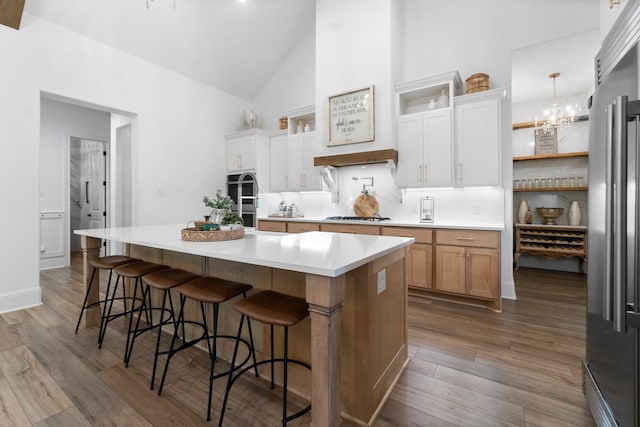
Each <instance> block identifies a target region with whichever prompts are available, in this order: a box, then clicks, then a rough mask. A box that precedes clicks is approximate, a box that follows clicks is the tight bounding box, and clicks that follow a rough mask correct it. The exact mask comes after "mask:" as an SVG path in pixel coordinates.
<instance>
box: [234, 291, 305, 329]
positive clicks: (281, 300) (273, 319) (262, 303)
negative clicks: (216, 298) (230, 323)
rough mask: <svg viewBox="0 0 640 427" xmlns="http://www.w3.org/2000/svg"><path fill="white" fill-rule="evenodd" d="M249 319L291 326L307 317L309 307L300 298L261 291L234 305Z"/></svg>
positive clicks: (268, 323)
mask: <svg viewBox="0 0 640 427" xmlns="http://www.w3.org/2000/svg"><path fill="white" fill-rule="evenodd" d="M234 307H235V309H236V310H238V311H239V312H240V313H241V314H244V315H245V316H247V317H248V318H250V319H255V320H257V321H258V322H262V323H265V324H267V325H277V326H293V325H295V324H296V323H298V322H300V321H301V320H302V319H304V318H305V317H307V316H308V315H309V305H308V304H307V302H306V301H305V300H304V299H302V298H297V297H294V296H291V295H285V294H282V293H279V292H274V291H262V292H258V293H257V294H254V295H251V296H249V297H247V298H245V299H243V300H240V301H238V302H236V303H235V304H234Z"/></svg>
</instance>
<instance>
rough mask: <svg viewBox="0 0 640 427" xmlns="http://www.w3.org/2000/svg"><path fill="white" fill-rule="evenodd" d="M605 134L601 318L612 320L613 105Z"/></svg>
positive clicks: (607, 110)
mask: <svg viewBox="0 0 640 427" xmlns="http://www.w3.org/2000/svg"><path fill="white" fill-rule="evenodd" d="M605 113H606V121H607V122H606V134H605V138H606V139H605V156H606V161H605V165H606V170H605V184H606V185H605V228H604V230H605V239H604V240H605V256H604V261H605V269H604V271H605V273H604V282H603V283H604V289H603V298H602V304H603V307H602V318H603V319H604V320H607V321H609V322H610V321H612V320H613V305H612V293H613V234H614V233H613V104H610V105H608V106H607V108H606V109H605Z"/></svg>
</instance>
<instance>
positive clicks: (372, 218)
mask: <svg viewBox="0 0 640 427" xmlns="http://www.w3.org/2000/svg"><path fill="white" fill-rule="evenodd" d="M390 219H391V218H388V217H382V216H328V217H326V218H325V220H330V221H388V220H390Z"/></svg>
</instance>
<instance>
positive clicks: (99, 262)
mask: <svg viewBox="0 0 640 427" xmlns="http://www.w3.org/2000/svg"><path fill="white" fill-rule="evenodd" d="M141 261H142V260H141V259H138V258H131V257H128V256H124V255H109V256H103V257H100V258H96V259H92V260H90V261H89V264H91V266H92V267H95V268H101V269H103V270H112V269H114V268H116V267H120V266H121V265H125V264H131V263H132V262H141Z"/></svg>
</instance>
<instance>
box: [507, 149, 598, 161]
mask: <svg viewBox="0 0 640 427" xmlns="http://www.w3.org/2000/svg"><path fill="white" fill-rule="evenodd" d="M588 155H589V152H588V151H576V152H573V153H554V154H537V155H534V156H518V157H514V158H513V161H514V162H520V161H523V160H541V159H563V158H568V157H587V156H588Z"/></svg>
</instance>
